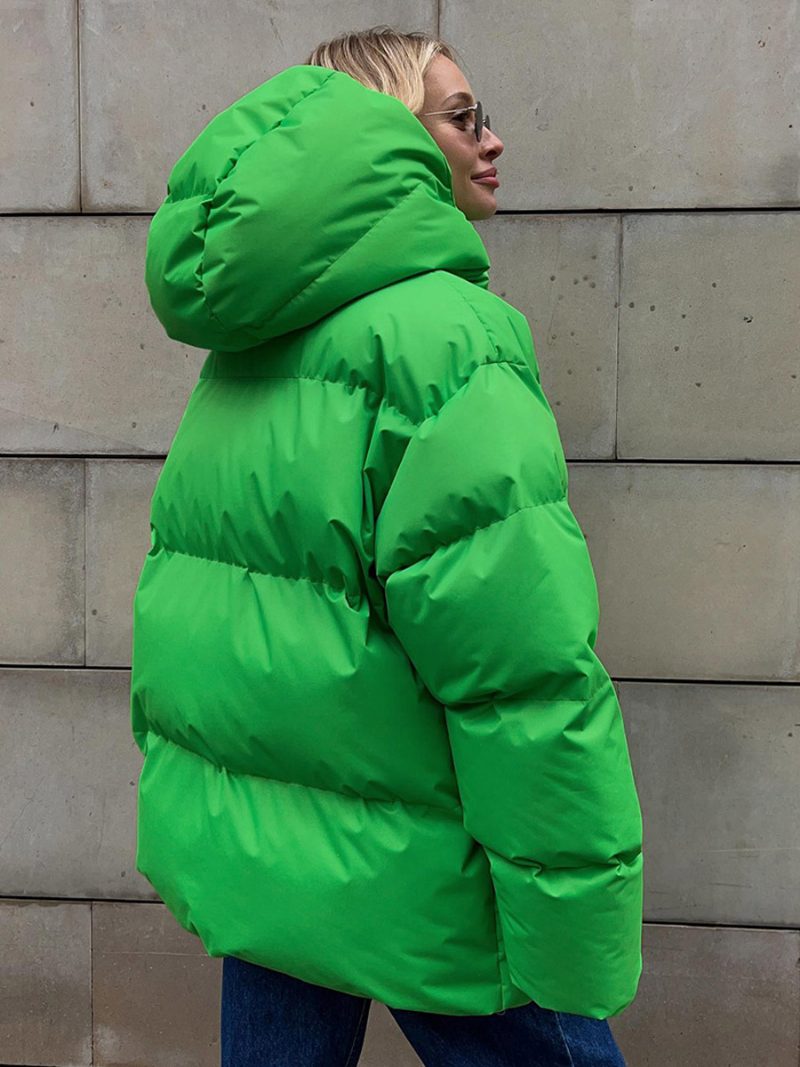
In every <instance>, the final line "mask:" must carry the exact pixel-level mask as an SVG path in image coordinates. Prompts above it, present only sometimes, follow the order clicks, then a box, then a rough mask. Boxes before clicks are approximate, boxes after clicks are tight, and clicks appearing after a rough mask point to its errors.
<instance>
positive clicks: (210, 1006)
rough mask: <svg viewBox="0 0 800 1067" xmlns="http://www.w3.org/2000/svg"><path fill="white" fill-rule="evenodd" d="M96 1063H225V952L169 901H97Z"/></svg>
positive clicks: (124, 1066)
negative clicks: (190, 926)
mask: <svg viewBox="0 0 800 1067" xmlns="http://www.w3.org/2000/svg"><path fill="white" fill-rule="evenodd" d="M92 974H93V1009H94V1011H93V1024H94V1063H95V1064H96V1065H98V1067H129V1065H132V1064H136V1065H137V1067H138V1065H139V1064H141V1065H142V1067H145V1065H146V1067H218V1065H219V1021H220V1015H219V1008H220V1005H219V998H220V981H221V976H222V959H221V958H220V957H211V956H208V955H207V954H206V951H205V949H204V948H203V945H202V943H201V942H200V939H199V938H197V937H195V936H194V935H193V934H190V933H189V932H188V931H187V930H184V929H183V927H181V926H180V925H179V924H178V922H177V921H176V920H175V919H174V918H173V917H172V915H171V914H170V913H169V911H167V909H166V907H165V906H164V905H163V904H128V903H102V902H98V903H95V904H94V905H93V906H92Z"/></svg>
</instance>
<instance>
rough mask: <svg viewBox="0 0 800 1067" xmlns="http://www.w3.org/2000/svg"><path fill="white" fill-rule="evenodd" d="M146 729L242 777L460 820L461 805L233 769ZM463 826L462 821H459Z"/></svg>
mask: <svg viewBox="0 0 800 1067" xmlns="http://www.w3.org/2000/svg"><path fill="white" fill-rule="evenodd" d="M147 730H148V731H149V732H150V733H151V734H155V736H156V737H160V738H161V740H162V741H165V742H166V743H167V744H168V745H174V746H175V748H179V749H180V750H181V751H182V752H188V753H189V755H190V756H196V757H197V759H201V760H203V761H204V762H205V763H208V764H209V765H210V766H211V767H216V769H217V770H219V771H226V772H227V773H228V774H235V775H238V776H240V777H242V778H258V779H259V780H260V781H262V782H278V783H279V784H280V785H294V786H298V787H299V788H300V789H313V790H314V791H315V792H317V793H332V794H333V796H337V797H344V798H345V800H363V801H365V802H366V803H368V804H402V806H403V807H405V808H426V809H427V810H428V811H439V812H441V813H442V814H443V815H447V816H449V817H451V818H452V819H453V821H454V822H457V821H459V820H462V818H463V808H462V807H461V805H459V806H458V807H455V808H443V807H441V806H440V805H438V804H426V803H425V802H424V801H422V800H404V799H403V798H402V797H368V796H364V794H363V793H357V794H350V793H343V792H342V791H341V790H340V789H326V788H325V787H324V786H321V785H309V784H308V783H307V782H292V781H289V780H288V779H286V778H275V777H274V776H272V775H266V774H257V773H256V772H255V771H239V770H234V769H233V768H232V767H228V766H227V765H226V764H224V763H217V762H216V761H215V760H212V759H209V758H208V756H204V755H203V754H202V753H201V752H195V750H194V749H193V748H189V747H188V746H187V745H182V744H181V743H180V742H179V741H176V740H175V739H174V738H172V737H167V735H166V734H163V733H161V732H160V731H159V730H154V729H153V726H152V724H151V723H150V722H149V721H148V722H147ZM461 825H462V826H463V821H462V823H461Z"/></svg>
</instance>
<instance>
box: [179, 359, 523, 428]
mask: <svg viewBox="0 0 800 1067" xmlns="http://www.w3.org/2000/svg"><path fill="white" fill-rule="evenodd" d="M498 365H500V366H502V365H507V366H510V367H519V368H520V369H521V370H526V371H529V370H530V367H529V365H528V364H527V363H523V362H520V361H519V360H516V359H487V360H484V361H483V362H482V363H476V364H475V366H474V367H472V369H471V370H470V372H469V374H468V375H467V377H466V378H465V379H464V381H463V382H461V384H460V385H459V386H458V387H457V388H456V389H454V390H453V392H452V393H451V394H450V396H448V397H447V399H446V400H444V401H443V402H442V403H441V405H440V406H439V407H438V408H437V409H436V411H433V412H431V414H430V415H426V416H425V418H424V419H422V421H421V422H417V421H416V420H415V419H413V418H412V417H411V416H410V415H408V414H406V412H405V411H403V410H402V409H401V408H399V407H397V405H396V404H393V403H392V401H391V400H388V399H387V398H386V397H385V396H382V395H381V394H380V393H379V392H378V391H377V390H375V389H373V388H372V387H371V386H369V385H364V384H363V383H361V382H359V383H358V384H357V385H353V386H351V385H349V384H348V383H347V382H343V381H340V380H339V379H338V378H317V377H315V376H314V375H313V374H248V375H242V374H237V375H231V376H230V377H228V376H226V375H224V374H207V375H201V376H200V381H204V382H268V381H276V382H282V381H289V382H291V381H295V380H299V381H309V382H322V383H323V384H326V385H339V386H341V387H342V388H343V389H345V390H347V391H348V392H351V393H355V391H356V390H359V389H360V390H362V391H363V392H365V393H367V394H368V395H370V396H374V397H375V399H376V400H377V401H378V403H379V404H381V405H383V406H384V407H387V408H389V409H390V410H391V411H393V412H395V414H397V415H399V416H400V417H401V418H402V419H405V420H406V422H408V423H409V425H411V426H413V427H414V429H415V430H418V429H419V428H420V426H424V425H425V423H427V422H430V420H431V419H435V418H437V417H438V415H439V413H440V412H441V410H442V409H443V408H444V407H445V405H446V404H449V403H450V401H451V400H452V399H453V398H454V397H455V396H457V395H458V393H460V392H461V390H462V389H464V388H465V386H467V385H469V383H470V381H471V380H472V376H473V375H474V374H475V372H476V371H478V370H480V369H481V368H482V367H495V366H498Z"/></svg>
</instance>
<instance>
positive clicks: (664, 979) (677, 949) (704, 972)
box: [609, 924, 800, 1067]
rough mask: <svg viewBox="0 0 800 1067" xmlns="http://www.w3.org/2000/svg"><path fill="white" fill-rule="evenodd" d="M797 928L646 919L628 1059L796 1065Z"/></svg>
mask: <svg viewBox="0 0 800 1067" xmlns="http://www.w3.org/2000/svg"><path fill="white" fill-rule="evenodd" d="M798 950H800V934H798V931H797V930H749V929H746V928H745V929H742V928H740V929H735V928H733V927H724V926H718V927H713V926H711V927H703V926H671V925H666V924H664V925H661V924H645V927H644V930H643V937H642V959H643V969H642V978H641V981H640V982H639V990H638V993H637V996H636V999H635V1000H634V1002H633V1004H631V1005H630V1006H629V1007H628V1008H626V1009H625V1011H624V1012H622V1013H621V1014H620V1015H618V1016H616V1017H614V1018H612V1019H611V1020H609V1025H610V1026H611V1029H612V1031H613V1033H614V1036H615V1038H616V1039H617V1041H618V1043H619V1046H620V1048H621V1049H622V1052H623V1055H624V1056H625V1059H626V1061H627V1064H628V1067H797V1059H798V1057H797V1049H798V1041H797V1038H798V1018H797V1015H798V1012H797V992H798V989H797V986H798V981H797V959H798Z"/></svg>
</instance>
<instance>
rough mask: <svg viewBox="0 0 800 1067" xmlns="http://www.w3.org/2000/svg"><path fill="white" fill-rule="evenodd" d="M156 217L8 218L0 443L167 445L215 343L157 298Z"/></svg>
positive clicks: (87, 447)
mask: <svg viewBox="0 0 800 1067" xmlns="http://www.w3.org/2000/svg"><path fill="white" fill-rule="evenodd" d="M131 69H132V68H131ZM103 150H104V152H108V151H109V149H108V146H107V145H106V146H104V148H103ZM149 223H150V219H149V218H147V217H144V218H124V217H122V218H82V219H77V218H74V219H71V218H39V219H37V218H5V219H0V321H2V323H3V329H2V337H3V344H2V346H0V351H2V360H3V371H2V375H3V379H2V383H1V384H2V389H3V406H2V410H0V450H2V451H4V452H38V453H59V452H71V453H75V452H79V453H85V454H87V453H88V454H100V455H104V454H109V453H111V454H114V453H117V454H119V453H124V454H129V453H136V452H141V453H147V452H161V453H165V452H166V451H167V450H168V448H169V445H170V443H171V441H172V437H173V435H174V433H175V431H176V429H177V428H178V422H179V421H180V416H181V414H182V412H183V409H184V407H185V405H186V401H187V400H188V397H189V393H190V392H191V389H192V387H193V386H194V384H195V381H196V380H197V377H198V375H199V373H200V368H201V366H202V363H203V360H204V359H205V357H206V353H205V352H204V351H203V350H202V349H199V348H189V347H188V346H186V345H180V344H178V343H177V342H175V341H172V340H170V339H169V338H168V337H167V336H166V334H165V333H164V329H163V327H162V326H161V324H160V322H159V321H158V319H157V318H156V317H155V315H154V313H153V311H152V309H151V307H150V302H149V298H148V295H147V290H146V287H145V284H144V254H145V242H146V239H147V228H148V226H149Z"/></svg>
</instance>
